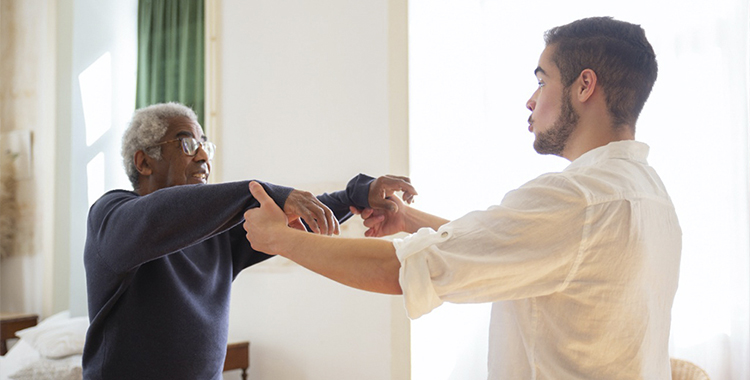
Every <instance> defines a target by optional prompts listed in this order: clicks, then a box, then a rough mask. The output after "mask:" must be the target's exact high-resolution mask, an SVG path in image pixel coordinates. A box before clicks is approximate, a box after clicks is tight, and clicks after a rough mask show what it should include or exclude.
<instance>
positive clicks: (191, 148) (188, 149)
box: [149, 137, 216, 160]
mask: <svg viewBox="0 0 750 380" xmlns="http://www.w3.org/2000/svg"><path fill="white" fill-rule="evenodd" d="M175 141H179V142H180V145H182V152H183V153H185V155H186V156H189V157H194V156H195V155H196V154H198V148H200V147H202V148H203V151H204V152H206V155H207V156H208V159H209V160H212V159H213V158H214V152H215V151H216V145H215V144H214V143H212V142H210V141H198V140H196V139H194V138H192V137H180V138H178V139H174V140H168V141H162V142H160V143H158V144H156V145H152V146H150V147H149V148H153V147H155V146H159V145H164V144H168V143H171V142H175Z"/></svg>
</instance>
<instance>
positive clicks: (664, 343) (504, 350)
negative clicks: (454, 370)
mask: <svg viewBox="0 0 750 380" xmlns="http://www.w3.org/2000/svg"><path fill="white" fill-rule="evenodd" d="M545 41H546V48H545V49H544V51H543V52H542V54H541V57H540V59H539V64H538V67H537V68H536V69H535V70H534V73H535V75H536V76H537V79H538V81H539V87H538V88H537V90H536V91H535V92H534V94H533V95H532V97H531V98H530V99H529V100H528V102H527V108H528V109H529V110H530V111H531V116H530V118H529V131H530V132H532V133H534V135H535V137H536V139H535V142H534V148H535V149H536V150H537V151H538V152H539V153H540V154H555V155H559V156H562V157H565V158H566V159H568V160H570V161H571V164H570V165H569V166H568V167H567V168H566V169H565V170H564V171H562V172H560V173H551V174H545V175H542V176H540V177H538V178H536V179H534V180H532V181H530V182H528V183H526V184H525V185H523V186H521V187H520V188H518V189H516V190H514V191H511V192H510V193H508V194H507V195H506V196H505V198H504V199H503V200H502V202H501V203H500V204H499V205H497V206H493V207H490V208H489V209H487V210H485V211H474V212H471V213H469V214H467V215H466V216H464V217H462V218H460V219H457V220H454V221H452V222H448V221H447V220H445V219H442V218H439V217H436V216H433V215H430V214H427V213H425V212H421V211H418V210H415V209H413V208H410V207H407V206H405V205H400V207H399V208H398V211H397V212H380V211H372V210H366V211H365V212H364V213H363V217H365V218H366V219H367V222H366V225H368V226H369V227H371V228H370V230H369V231H368V233H367V235H368V236H383V235H388V234H392V233H394V232H397V231H406V232H410V233H413V235H410V236H408V237H406V238H404V239H400V240H395V241H394V242H393V243H391V242H388V241H384V240H376V239H350V240H344V239H330V238H326V237H322V236H312V235H309V234H308V235H305V234H300V233H296V232H295V231H293V230H291V229H289V228H287V227H286V219H285V217H284V214H283V213H282V212H281V211H280V210H279V209H278V207H276V206H275V205H274V204H273V203H272V202H271V201H270V199H268V198H267V197H266V196H265V194H264V191H263V189H262V188H261V187H260V186H259V185H257V184H254V183H251V184H250V186H251V187H250V189H251V191H252V193H253V194H254V195H255V197H256V198H257V199H258V200H259V201H260V203H261V207H260V208H256V209H253V210H250V211H248V212H247V213H246V214H245V217H246V222H245V229H246V230H247V231H248V233H247V237H248V239H249V240H250V241H251V242H252V243H251V244H252V246H253V247H254V248H256V249H260V250H263V251H264V252H268V253H273V254H280V255H283V256H285V257H288V258H290V259H291V260H294V261H296V262H298V263H300V264H302V265H303V266H306V267H308V268H310V269H312V270H314V271H316V272H318V273H321V274H323V275H325V276H328V277H330V278H332V279H334V280H337V281H339V282H341V283H344V284H346V285H349V286H353V287H357V288H361V289H366V290H372V291H376V292H383V293H393V294H399V293H402V292H403V294H404V298H405V304H406V309H407V312H408V314H409V316H410V317H412V318H417V317H419V316H421V315H423V314H425V313H428V312H430V311H431V310H432V309H434V308H435V307H437V306H439V305H440V304H441V303H442V302H444V301H449V302H466V303H468V302H493V309H492V319H491V328H490V354H489V377H490V378H491V379H644V378H648V379H664V380H666V379H670V378H671V375H670V364H669V356H668V351H667V349H668V336H669V327H670V313H671V307H672V301H673V299H674V295H675V291H676V289H677V279H678V271H679V263H680V251H681V238H682V233H681V230H680V226H679V223H678V220H677V216H676V214H675V210H674V207H673V205H672V202H671V200H670V198H669V196H668V194H667V191H666V189H665V188H664V185H663V184H662V181H661V180H660V179H659V176H658V175H657V174H656V172H655V171H654V169H653V168H651V167H650V166H648V164H647V162H646V157H647V154H648V146H646V145H645V144H643V143H640V142H636V141H635V140H634V138H635V123H636V120H637V118H638V115H639V113H640V111H641V109H642V108H643V105H644V103H645V102H646V99H647V98H648V95H649V93H650V92H651V88H652V87H653V84H654V81H655V80H656V73H657V64H656V58H655V55H654V52H653V50H652V48H651V45H650V44H649V42H648V41H647V39H646V37H645V33H644V31H643V29H641V28H640V27H639V26H637V25H633V24H629V23H625V22H621V21H616V20H613V19H611V18H589V19H583V20H578V21H575V22H573V23H571V24H568V25H564V26H560V27H557V28H553V29H551V30H549V31H548V32H547V33H546V34H545ZM423 227H428V228H423Z"/></svg>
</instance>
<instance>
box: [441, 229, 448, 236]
mask: <svg viewBox="0 0 750 380" xmlns="http://www.w3.org/2000/svg"><path fill="white" fill-rule="evenodd" d="M440 237H441V238H447V237H448V232H446V231H443V233H442V234H440Z"/></svg>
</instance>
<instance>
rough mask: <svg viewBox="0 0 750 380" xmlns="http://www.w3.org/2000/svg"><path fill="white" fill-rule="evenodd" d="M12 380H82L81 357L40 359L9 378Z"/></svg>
mask: <svg viewBox="0 0 750 380" xmlns="http://www.w3.org/2000/svg"><path fill="white" fill-rule="evenodd" d="M8 378H9V379H12V380H81V379H82V378H83V368H82V366H81V355H73V356H68V357H67V358H65V359H47V358H40V359H38V360H35V361H33V362H31V363H29V364H27V365H25V366H24V367H23V368H21V369H19V370H18V371H16V372H15V373H11V374H10V375H9V376H8Z"/></svg>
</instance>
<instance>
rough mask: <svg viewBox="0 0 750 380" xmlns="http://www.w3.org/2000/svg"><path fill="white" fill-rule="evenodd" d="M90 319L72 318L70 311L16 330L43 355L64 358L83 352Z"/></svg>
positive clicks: (51, 357) (23, 339)
mask: <svg viewBox="0 0 750 380" xmlns="http://www.w3.org/2000/svg"><path fill="white" fill-rule="evenodd" d="M88 327H89V320H88V318H86V317H76V318H70V313H69V312H62V313H58V314H55V315H53V316H51V317H49V318H47V319H45V320H44V321H42V322H41V323H39V324H38V325H36V326H34V327H29V328H27V329H23V330H20V331H17V332H16V335H18V337H19V338H21V340H22V341H26V342H28V343H29V344H30V345H31V346H32V347H34V348H35V349H36V350H37V351H39V354H40V355H42V356H43V357H46V358H50V359H58V358H64V357H66V356H70V355H76V354H82V353H83V344H84V342H85V340H86V330H87V329H88Z"/></svg>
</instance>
